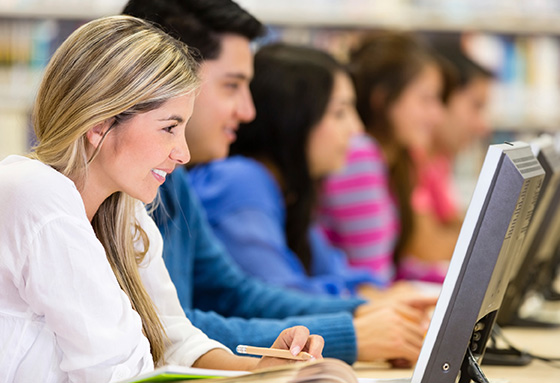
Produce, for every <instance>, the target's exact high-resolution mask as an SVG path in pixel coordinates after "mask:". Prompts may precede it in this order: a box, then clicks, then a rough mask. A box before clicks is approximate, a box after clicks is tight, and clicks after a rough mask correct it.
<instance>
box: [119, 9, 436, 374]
mask: <svg viewBox="0 0 560 383" xmlns="http://www.w3.org/2000/svg"><path fill="white" fill-rule="evenodd" d="M124 12H125V13H130V14H133V15H135V16H138V17H142V18H145V19H148V20H151V21H154V22H156V23H158V24H159V25H160V26H161V27H162V28H163V29H164V30H166V31H168V32H169V33H171V34H172V35H174V36H175V37H177V38H179V39H180V40H182V41H184V42H187V43H188V44H189V45H190V46H193V47H195V48H197V49H198V50H199V52H200V55H199V56H197V58H198V60H199V62H200V67H201V68H200V71H199V76H200V77H201V80H202V85H201V88H200V90H199V94H198V95H197V98H196V102H195V105H194V111H193V116H192V118H191V120H190V121H189V123H188V124H187V127H186V131H185V134H186V138H187V142H188V145H189V147H190V148H191V161H190V164H193V165H196V164H203V163H205V162H207V161H210V160H213V159H220V158H223V157H225V156H226V155H227V153H228V151H229V145H230V143H231V142H232V141H233V140H235V136H236V132H237V130H238V127H239V124H240V123H241V122H249V121H251V120H252V119H253V118H254V117H255V108H254V105H253V101H252V98H251V94H250V90H249V82H250V81H251V79H252V77H253V56H252V53H251V50H250V43H251V40H253V39H254V38H256V37H258V36H260V35H261V34H262V33H263V26H262V25H261V24H260V23H259V22H258V20H256V19H255V18H254V17H253V16H252V15H250V14H248V13H247V12H246V11H245V10H243V9H241V8H240V7H239V6H238V5H237V4H236V3H234V2H232V1H230V0H212V1H210V0H172V1H165V2H164V1H158V2H154V1H148V0H131V1H129V3H128V4H127V6H126V7H125V10H124ZM160 190H161V193H160V194H161V204H160V206H159V207H158V208H157V209H156V211H155V215H154V218H155V220H156V222H157V224H158V226H159V229H160V231H161V233H162V235H163V237H164V242H165V247H164V260H165V262H166V265H167V267H168V269H169V273H170V275H171V278H172V279H173V281H174V283H175V285H176V287H177V291H178V295H179V299H180V301H181V304H182V306H183V309H184V310H185V313H186V314H187V316H188V317H189V319H191V321H192V322H193V324H195V325H196V326H197V327H199V328H201V329H202V330H203V331H204V332H205V333H207V334H208V335H209V336H211V337H212V338H214V339H218V340H219V341H220V342H222V343H223V344H225V345H227V346H229V347H230V348H235V346H236V345H237V344H252V345H257V346H269V345H270V344H271V343H272V342H274V337H273V336H271V334H272V333H274V332H275V331H279V330H281V329H283V328H285V327H288V326H293V325H305V326H306V327H308V328H309V329H310V330H311V332H312V333H319V334H321V335H322V336H323V337H324V339H325V341H326V345H325V349H324V352H323V355H324V356H330V357H335V358H339V359H342V360H344V361H346V362H348V363H353V362H354V361H355V360H357V359H358V360H364V361H367V360H376V359H391V360H392V359H395V358H397V360H400V362H401V363H402V361H407V362H408V363H410V362H414V361H415V360H416V358H417V356H418V353H419V350H420V346H421V332H422V329H419V328H417V326H416V325H414V324H410V323H409V321H408V320H405V319H404V318H406V317H410V318H414V321H420V320H422V319H423V318H424V313H423V309H424V307H425V306H426V305H430V304H433V303H434V300H433V299H426V300H423V299H415V298H412V299H410V300H409V301H407V302H406V303H400V302H396V303H395V302H387V301H382V300H378V301H376V303H374V304H365V301H364V300H361V299H357V298H351V299H342V298H335V297H332V298H331V297H318V296H308V295H305V294H301V293H297V292H293V291H289V290H286V289H282V288H274V287H271V286H270V285H267V284H265V283H261V282H259V281H258V280H256V279H255V278H251V277H249V276H248V275H247V274H245V273H244V272H242V271H241V270H240V268H239V267H238V266H237V265H236V264H235V262H233V260H232V259H231V257H230V255H229V254H228V251H227V249H226V248H224V246H223V245H222V244H221V243H220V242H219V240H218V239H217V238H216V237H215V236H214V234H213V232H212V229H211V227H210V226H209V223H208V220H207V217H206V214H205V212H204V209H203V208H202V206H201V205H200V202H199V200H198V198H197V196H196V195H195V194H194V191H193V188H192V179H191V174H190V171H189V170H188V169H187V168H186V167H180V168H178V169H176V171H174V172H173V173H171V174H169V175H167V177H166V182H165V183H164V184H163V185H162V187H161V189H160ZM372 323H375V324H376V325H375V326H372V325H371V324H372Z"/></svg>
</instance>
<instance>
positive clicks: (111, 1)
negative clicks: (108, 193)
mask: <svg viewBox="0 0 560 383" xmlns="http://www.w3.org/2000/svg"><path fill="white" fill-rule="evenodd" d="M237 1H238V3H239V4H240V5H241V6H243V7H244V8H246V9H247V10H249V11H250V12H251V13H253V14H254V15H255V16H257V17H258V18H259V19H260V20H262V21H263V22H264V23H265V24H267V25H269V26H270V35H269V36H268V39H269V40H271V39H282V40H286V41H291V42H297V43H301V44H311V45H314V46H317V47H320V48H324V49H327V50H329V51H331V52H332V53H334V54H335V55H336V56H337V57H339V58H341V59H344V56H345V53H346V52H347V51H348V49H349V47H351V46H352V44H353V43H355V41H356V40H357V38H358V37H359V36H360V34H361V33H364V32H365V31H367V30H371V29H399V30H410V31H417V32H418V33H425V34H431V35H434V34H450V35H455V36H458V37H459V38H461V39H462V40H463V42H464V43H465V44H467V45H468V46H469V50H470V51H472V53H473V55H474V56H476V57H477V58H478V59H480V61H483V62H484V63H486V64H488V65H489V66H490V67H491V68H492V69H494V70H495V71H496V72H497V73H498V76H499V82H498V83H497V85H496V87H495V89H494V90H493V97H492V102H491V108H490V109H491V111H490V113H491V117H490V118H491V121H492V122H493V126H494V127H495V129H496V130H497V131H499V132H502V133H504V134H506V133H508V132H536V131H551V130H555V129H556V127H558V126H560V108H557V107H556V105H558V104H559V103H560V77H559V76H560V2H558V1H557V0H538V1H537V0H524V1H523V0H517V1H511V0H492V1H489V0H484V1H483V0H391V1H381V0H283V1H281V2H272V1H262V0H237ZM125 3H126V0H96V1H93V2H83V1H82V0H0V159H2V158H3V157H5V156H6V155H7V154H10V153H23V152H25V151H26V150H27V149H28V139H27V131H28V130H29V128H28V126H29V122H28V121H29V118H28V116H29V113H30V109H31V105H32V102H33V97H34V95H35V92H36V88H37V84H38V82H39V79H40V76H41V73H42V70H43V68H44V66H45V65H46V63H47V62H48V59H49V57H50V55H51V54H52V52H54V50H55V49H56V47H57V46H58V45H59V44H60V43H61V42H62V41H63V40H64V39H65V38H66V37H67V36H68V35H69V34H70V33H71V32H72V31H73V30H74V29H75V28H76V27H78V26H79V25H81V24H82V23H83V22H85V21H87V20H91V19H94V18H97V17H101V16H106V15H111V14H118V13H119V12H120V11H121V9H122V8H123V6H124V4H125Z"/></svg>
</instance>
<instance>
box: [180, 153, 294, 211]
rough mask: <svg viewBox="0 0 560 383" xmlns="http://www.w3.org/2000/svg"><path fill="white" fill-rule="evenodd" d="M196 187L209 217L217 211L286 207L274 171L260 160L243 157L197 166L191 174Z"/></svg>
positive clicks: (193, 184)
mask: <svg viewBox="0 0 560 383" xmlns="http://www.w3.org/2000/svg"><path fill="white" fill-rule="evenodd" d="M190 176H191V182H192V186H193V188H194V190H195V192H196V194H197V195H198V196H199V198H200V200H201V202H202V204H203V205H204V207H205V208H206V210H207V212H208V214H209V216H211V215H212V211H213V210H216V209H225V210H230V209H235V208H240V207H247V206H254V207H263V206H267V207H268V208H271V207H275V206H277V205H278V204H283V198H282V195H281V192H280V189H279V187H278V184H277V183H276V180H274V178H273V177H272V175H271V174H270V172H269V171H268V170H267V169H266V168H265V167H264V166H263V165H262V164H261V163H259V162H258V161H255V160H253V159H251V158H247V157H243V156H233V157H229V158H226V159H224V160H219V161H214V162H211V163H208V164H204V165H199V166H196V167H195V168H194V169H192V170H191V171H190Z"/></svg>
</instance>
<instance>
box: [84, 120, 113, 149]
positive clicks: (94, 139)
mask: <svg viewBox="0 0 560 383" xmlns="http://www.w3.org/2000/svg"><path fill="white" fill-rule="evenodd" d="M112 123H113V119H108V120H105V121H103V122H100V123H99V124H97V125H95V126H94V127H93V128H91V129H90V130H88V131H87V132H86V138H87V140H88V142H89V143H90V144H91V146H93V147H94V148H95V149H97V147H98V146H99V144H100V143H101V142H102V140H103V137H104V136H105V134H107V131H108V130H109V129H110V128H111V124H112Z"/></svg>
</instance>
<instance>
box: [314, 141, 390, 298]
mask: <svg viewBox="0 0 560 383" xmlns="http://www.w3.org/2000/svg"><path fill="white" fill-rule="evenodd" d="M318 222H319V225H320V227H321V228H322V230H323V231H324V232H325V234H326V235H327V237H328V238H329V240H330V241H331V243H332V244H333V245H335V246H337V247H339V248H341V249H343V250H344V251H345V252H346V254H347V255H348V258H349V262H350V264H352V265H353V266H356V267H359V268H364V269H368V270H369V271H370V272H371V273H372V274H373V276H374V277H375V278H376V279H377V280H378V281H379V284H380V285H381V286H383V287H385V286H388V285H389V284H390V283H391V282H392V280H393V279H394V275H395V267H394V264H393V251H394V247H395V243H396V240H397V237H398V235H399V231H400V225H399V216H398V208H397V205H396V201H395V198H394V196H393V195H392V193H391V192H390V189H389V179H388V173H387V165H386V162H385V159H384V158H383V155H382V153H381V149H380V148H379V146H378V144H377V143H376V142H375V141H374V140H373V138H371V137H370V136H368V135H360V136H358V137H356V138H355V139H354V140H353V142H352V147H351V149H350V151H349V154H348V158H347V164H346V167H345V169H344V170H343V171H342V172H341V173H339V174H336V175H334V176H331V177H329V178H328V179H327V180H326V181H325V182H324V185H323V190H322V192H321V197H320V200H319V210H318Z"/></svg>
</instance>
